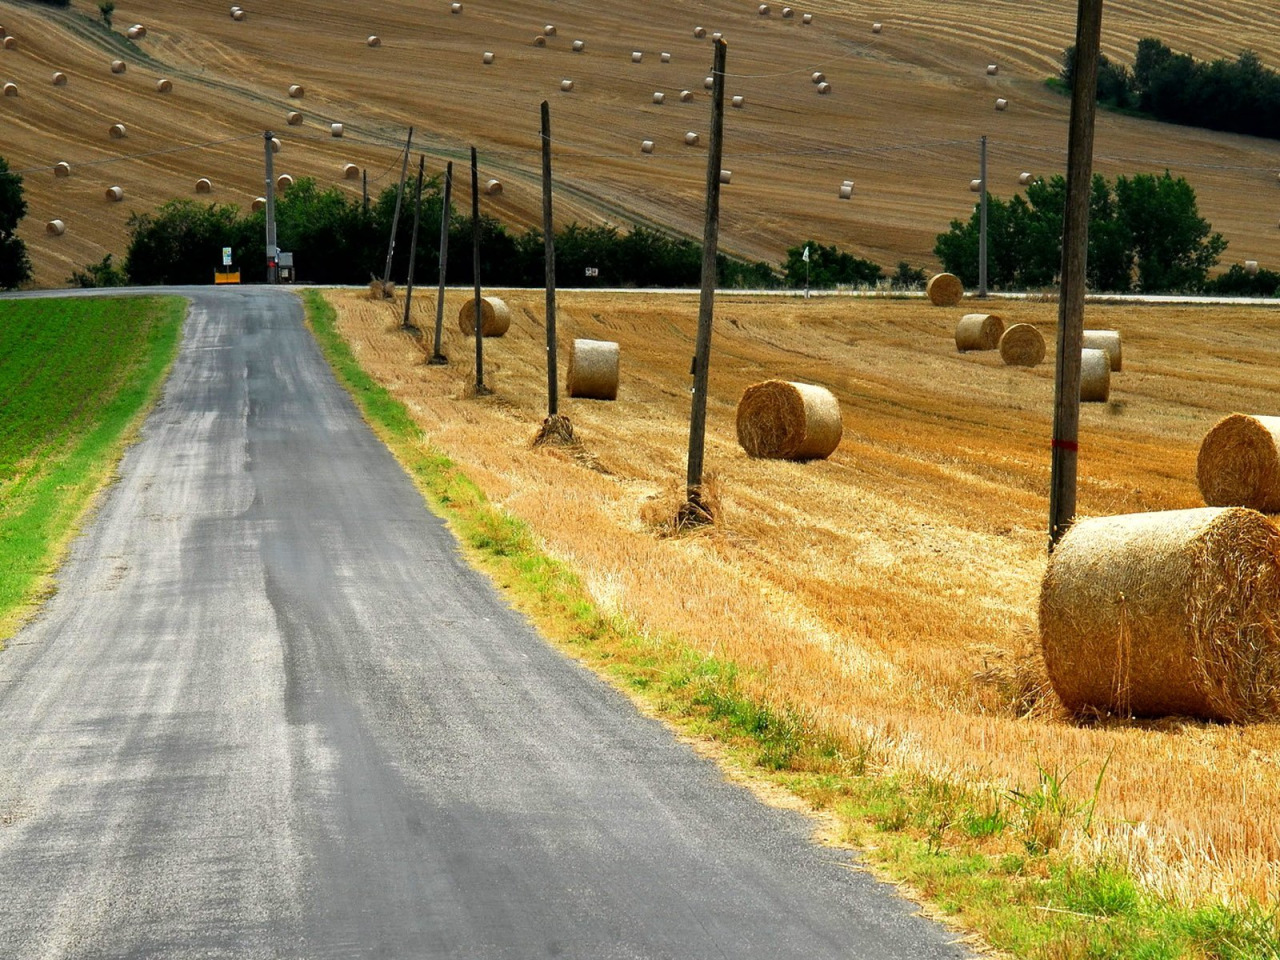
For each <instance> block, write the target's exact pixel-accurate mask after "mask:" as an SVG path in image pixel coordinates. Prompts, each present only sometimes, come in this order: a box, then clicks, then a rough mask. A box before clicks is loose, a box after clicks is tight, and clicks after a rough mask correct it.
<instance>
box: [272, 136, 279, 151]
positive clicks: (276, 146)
mask: <svg viewBox="0 0 1280 960" xmlns="http://www.w3.org/2000/svg"><path fill="white" fill-rule="evenodd" d="M271 152H272V153H279V152H280V138H279V137H272V138H271Z"/></svg>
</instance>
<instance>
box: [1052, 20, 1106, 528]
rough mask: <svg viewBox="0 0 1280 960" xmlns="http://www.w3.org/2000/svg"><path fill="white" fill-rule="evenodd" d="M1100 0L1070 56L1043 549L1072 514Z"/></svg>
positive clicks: (1079, 25)
mask: <svg viewBox="0 0 1280 960" xmlns="http://www.w3.org/2000/svg"><path fill="white" fill-rule="evenodd" d="M1101 41H1102V0H1079V9H1078V12H1077V14H1076V60H1075V73H1074V76H1073V83H1072V88H1071V130H1070V134H1069V139H1068V141H1067V198H1066V216H1065V217H1064V218H1063V229H1062V281H1061V287H1060V288H1059V292H1058V351H1057V371H1056V375H1055V378H1054V388H1053V461H1052V463H1053V467H1052V475H1051V479H1050V488H1049V549H1050V550H1053V548H1054V546H1055V545H1056V544H1057V542H1058V541H1059V540H1060V539H1061V538H1062V535H1063V534H1064V533H1066V532H1067V528H1068V527H1069V526H1070V524H1071V520H1072V518H1073V517H1074V516H1075V513H1076V465H1077V460H1078V452H1079V437H1080V347H1081V342H1082V340H1083V334H1082V331H1083V329H1084V293H1085V277H1086V272H1085V267H1086V260H1087V257H1088V252H1089V198H1090V193H1091V190H1092V180H1093V124H1094V116H1095V114H1096V113H1097V108H1098V54H1099V47H1100V46H1101Z"/></svg>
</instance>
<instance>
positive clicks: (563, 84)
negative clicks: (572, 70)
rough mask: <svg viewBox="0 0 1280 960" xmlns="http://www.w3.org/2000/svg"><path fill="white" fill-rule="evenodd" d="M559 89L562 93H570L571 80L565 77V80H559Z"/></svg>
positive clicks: (571, 90)
mask: <svg viewBox="0 0 1280 960" xmlns="http://www.w3.org/2000/svg"><path fill="white" fill-rule="evenodd" d="M560 91H561V92H562V93H572V92H573V81H572V80H568V79H566V80H561V81H560Z"/></svg>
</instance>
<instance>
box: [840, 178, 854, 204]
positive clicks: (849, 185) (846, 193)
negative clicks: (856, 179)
mask: <svg viewBox="0 0 1280 960" xmlns="http://www.w3.org/2000/svg"><path fill="white" fill-rule="evenodd" d="M840 199H841V200H852V199H853V181H852V180H845V181H844V182H843V183H841V184H840Z"/></svg>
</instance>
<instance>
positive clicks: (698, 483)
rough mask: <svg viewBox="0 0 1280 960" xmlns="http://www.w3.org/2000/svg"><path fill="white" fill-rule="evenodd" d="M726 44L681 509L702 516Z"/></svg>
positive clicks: (715, 100) (710, 161) (719, 58)
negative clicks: (687, 468) (684, 497)
mask: <svg viewBox="0 0 1280 960" xmlns="http://www.w3.org/2000/svg"><path fill="white" fill-rule="evenodd" d="M727 50H728V44H726V43H725V42H724V40H717V41H716V42H715V64H714V66H713V67H712V71H713V73H712V78H713V79H712V86H711V138H710V143H709V144H708V150H707V210H706V225H705V228H704V230H703V234H702V296H701V298H700V300H699V304H698V339H697V344H696V346H695V353H694V357H693V409H692V411H691V413H690V417H689V470H688V473H687V475H686V496H687V500H686V503H685V506H684V508H683V509H682V513H683V515H684V516H685V517H686V518H690V519H691V518H693V517H695V516H697V515H698V514H699V513H701V514H703V516H704V517H705V516H706V512H707V511H706V507H707V505H706V502H705V500H704V498H703V496H702V467H703V457H704V452H705V447H706V436H707V381H708V373H709V370H710V364H711V321H712V318H713V316H714V313H715V296H716V253H717V252H718V244H719V239H720V171H721V165H722V161H723V157H724V143H723V140H724V70H725V60H726V57H725V54H726V52H727Z"/></svg>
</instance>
